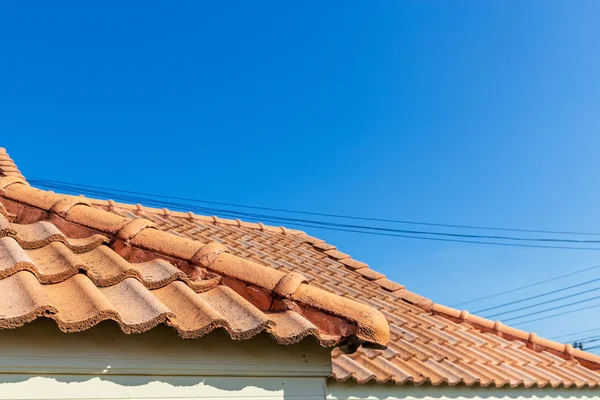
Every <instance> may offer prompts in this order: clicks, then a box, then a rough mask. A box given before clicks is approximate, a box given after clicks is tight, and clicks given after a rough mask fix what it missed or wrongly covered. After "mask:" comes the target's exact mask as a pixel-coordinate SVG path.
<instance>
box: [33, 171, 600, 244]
mask: <svg viewBox="0 0 600 400" xmlns="http://www.w3.org/2000/svg"><path fill="white" fill-rule="evenodd" d="M29 182H31V183H34V184H40V185H44V186H46V187H48V186H57V187H59V186H71V187H73V188H84V187H85V188H89V189H97V190H102V191H111V192H121V193H128V194H134V195H140V196H146V197H156V198H163V199H171V200H181V201H189V202H194V203H204V204H214V205H221V206H228V207H236V208H238V207H239V208H249V209H255V210H263V211H276V212H281V213H291V214H304V215H314V216H320V217H330V218H344V219H354V220H362V221H374V222H388V223H395V224H406V225H423V226H437V227H445V228H461V229H478V230H488V231H505V232H528V233H547V234H554V235H582V236H600V232H573V231H553V230H538V229H519V228H498V227H485V226H475V225H458V224H440V223H432V222H418V221H407V220H395V219H386V218H371V217H360V216H352V215H342V214H329V213H319V212H311V211H299V210H288V209H283V208H273V207H260V206H251V205H245V204H234V203H225V202H217V201H208V200H200V199H193V198H189V197H178V196H167V195H158V194H152V193H144V192H137V191H131V190H123V189H109V188H104V187H100V186H93V185H85V184H74V183H68V182H61V181H54V180H45V179H30V180H29Z"/></svg>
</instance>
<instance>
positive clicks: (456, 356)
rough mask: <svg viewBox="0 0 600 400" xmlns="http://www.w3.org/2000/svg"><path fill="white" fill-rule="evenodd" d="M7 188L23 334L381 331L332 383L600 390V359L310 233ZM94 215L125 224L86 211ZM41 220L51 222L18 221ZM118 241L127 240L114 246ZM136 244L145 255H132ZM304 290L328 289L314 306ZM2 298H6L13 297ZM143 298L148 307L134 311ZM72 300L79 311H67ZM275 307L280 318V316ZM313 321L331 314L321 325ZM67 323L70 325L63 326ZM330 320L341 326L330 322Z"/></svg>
mask: <svg viewBox="0 0 600 400" xmlns="http://www.w3.org/2000/svg"><path fill="white" fill-rule="evenodd" d="M0 168H1V167H0ZM15 168H16V167H15ZM0 172H1V169H0ZM0 175H1V174H0ZM6 177H7V178H5V179H2V178H0V187H1V188H3V189H2V192H0V201H2V202H3V203H4V204H5V205H6V207H7V209H8V211H10V212H12V213H14V214H16V216H15V219H16V221H15V222H9V221H5V220H2V219H0V232H2V236H3V237H2V239H0V286H1V285H7V287H9V288H10V290H12V292H11V293H12V294H11V297H10V299H11V300H10V303H7V305H8V307H9V308H10V310H12V311H11V313H12V314H10V313H8V314H5V313H6V311H3V310H2V309H0V314H5V315H11V316H12V315H14V314H15V313H17V314H19V315H15V316H14V317H13V320H14V321H16V323H17V324H18V323H20V322H23V318H24V317H23V315H26V316H28V317H25V318H31V315H36V314H35V313H38V314H39V315H49V316H50V317H53V318H55V319H57V322H58V323H59V326H60V327H61V329H63V330H67V331H68V330H69V329H70V327H75V329H78V328H77V327H78V326H81V325H77V324H82V323H86V324H90V323H91V322H90V321H92V322H93V321H96V320H97V319H99V318H105V317H106V318H111V319H114V320H116V321H117V322H118V323H119V324H120V325H121V326H122V327H123V329H124V330H125V331H128V330H135V329H138V327H142V328H143V329H146V328H148V327H150V326H151V325H152V324H156V323H160V322H165V321H167V322H165V323H168V324H171V325H173V326H174V327H175V329H177V331H178V332H179V333H180V334H181V335H182V336H184V337H195V336H198V335H199V334H203V333H205V330H208V329H212V328H206V327H207V326H209V327H210V326H211V325H210V324H211V323H216V324H224V323H226V322H227V321H229V323H231V324H233V323H235V324H239V325H236V327H235V328H232V327H229V328H227V329H228V331H229V332H230V333H232V332H233V334H237V333H240V334H242V335H243V332H251V333H254V332H256V331H260V330H263V329H266V330H271V331H272V332H273V334H274V335H275V336H276V338H278V340H279V341H280V342H284V343H290V342H293V341H294V340H297V338H299V337H301V336H303V335H306V334H313V335H316V336H317V337H320V338H321V339H322V340H324V341H325V342H326V341H327V340H331V341H337V342H339V341H340V340H341V339H340V338H342V337H343V336H344V334H346V335H348V333H349V332H350V331H352V330H357V331H359V330H361V328H365V329H363V331H364V330H368V329H366V328H368V327H376V328H377V329H380V330H381V331H380V332H379V333H378V334H375V335H374V336H372V337H371V340H372V343H370V344H371V346H370V347H372V348H368V347H369V346H362V347H360V348H359V349H358V351H356V352H354V353H351V354H345V353H344V352H342V351H341V350H339V349H334V350H333V352H332V363H333V375H332V379H337V380H340V381H344V380H348V379H352V380H354V381H356V382H359V383H366V382H370V381H376V382H378V383H386V382H390V383H395V384H432V385H442V384H448V385H457V384H465V385H469V386H471V385H482V386H498V387H500V386H511V387H517V386H521V387H531V386H539V387H545V386H550V387H557V386H565V387H578V388H580V387H598V386H599V385H600V357H598V356H596V355H593V354H590V353H586V352H583V351H580V350H576V349H573V348H572V347H571V346H570V345H565V344H562V343H557V342H553V341H549V340H545V339H542V338H539V337H538V336H537V335H535V334H534V333H529V332H524V331H521V330H518V329H514V328H510V327H507V326H504V325H503V324H501V323H499V322H495V321H490V320H486V319H484V318H480V317H477V316H473V315H470V314H469V313H468V312H466V311H460V310H455V309H452V308H449V307H446V306H443V305H439V304H434V303H433V302H432V301H431V300H429V299H427V298H424V297H422V296H419V295H417V294H415V293H412V292H410V291H408V290H406V289H405V288H404V287H403V286H402V285H400V284H398V283H395V282H392V281H390V280H388V279H386V278H385V276H384V275H383V274H380V273H377V272H375V271H373V270H372V269H370V268H369V267H368V265H367V264H365V263H362V262H359V261H356V260H353V259H352V258H350V256H348V255H347V254H344V253H342V252H340V251H338V250H337V249H336V248H335V247H334V246H331V245H329V244H327V243H325V242H323V241H322V240H319V239H316V238H313V237H310V236H307V235H306V234H304V233H303V232H300V231H296V230H291V229H285V228H280V227H270V226H265V225H263V224H256V223H247V222H241V221H231V220H223V219H219V218H217V217H206V216H199V215H194V214H192V213H181V212H174V211H168V210H158V209H151V208H144V207H143V206H141V205H128V204H118V203H115V202H113V201H110V200H107V201H105V200H90V199H83V198H75V197H71V196H69V197H64V196H63V197H57V196H58V195H54V194H51V193H48V192H43V191H39V190H37V189H32V188H28V187H27V186H25V185H23V184H20V183H19V182H20V180H21V178H20V177H16V178H15V177H14V176H13V177H11V176H9V175H6ZM15 182H16V183H15ZM61 199H63V200H64V201H62V203H61V204H58V201H59V200H61ZM65 199H68V200H65ZM79 203H85V204H87V205H85V206H84V205H81V204H80V205H76V204H79ZM90 205H91V206H92V207H93V208H94V209H96V210H97V211H98V213H101V212H106V211H107V212H108V213H110V215H112V216H114V218H112V217H111V218H107V217H106V215H104V214H94V213H92V212H89V210H87V211H86V209H89V208H91V207H90ZM33 210H38V214H39V216H37V215H38V214H36V212H35V211H33ZM108 213H106V214H108ZM40 216H41V217H40ZM140 218H143V220H142V221H140V220H139V219H140ZM5 219H6V218H5ZM33 220H37V221H40V222H35V223H34V224H32V225H22V224H21V225H20V224H19V223H18V222H19V221H21V222H33ZM63 220H66V221H68V222H69V223H64V221H63ZM60 221H63V222H60ZM131 221H134V222H131ZM71 224H74V225H76V226H77V227H78V228H77V229H75V228H74V227H73V226H72V225H71ZM82 226H83V227H86V229H87V231H86V230H84V231H85V232H86V234H85V235H83V234H82V230H81V229H79V228H81V227H82ZM150 227H152V228H150ZM59 228H60V229H59ZM144 229H145V230H144ZM150 229H153V230H154V231H160V232H166V233H168V234H169V237H170V240H172V241H173V242H174V243H176V244H177V246H173V247H164V246H163V245H162V242H161V239H164V237H162V236H161V237H153V235H156V233H155V232H154V231H150ZM62 232H65V234H62ZM107 232H108V233H107ZM110 232H112V235H111V234H110ZM119 232H120V233H119ZM140 232H142V233H140ZM67 233H68V234H67ZM115 237H117V238H120V239H118V240H116V241H115ZM174 238H176V239H174ZM120 240H122V243H120ZM136 240H138V242H139V243H138V244H137V245H135V244H134V245H133V246H132V245H131V243H133V242H136ZM107 241H108V242H109V243H112V244H111V247H108V246H107V245H106V242H107ZM191 243H192V244H193V243H197V244H200V245H208V244H211V243H219V244H221V245H222V246H221V247H219V246H217V247H210V248H209V249H208V250H207V251H206V254H204V253H203V252H202V251H201V249H200V250H198V248H197V247H193V245H192V244H191ZM144 246H146V247H145V248H144ZM190 246H191V247H190ZM104 247H105V248H106V249H102V248H104ZM200 248H202V246H200ZM110 249H114V251H113V252H111V250H110ZM205 249H206V247H205ZM220 252H223V253H220ZM115 253H118V254H115ZM217 253H218V254H217ZM3 254H4V255H3ZM117 256H118V257H121V256H123V257H122V258H118V257H117ZM194 257H196V258H194ZM219 257H221V258H219ZM222 257H237V260H243V261H244V262H246V261H247V262H250V263H252V265H253V266H254V265H259V266H263V267H264V268H266V269H265V270H259V269H256V271H257V272H256V274H255V273H254V272H248V270H246V269H244V268H237V267H236V266H235V262H233V261H232V262H231V263H228V262H225V264H228V266H223V265H222V264H223V260H226V261H227V260H229V259H227V258H222ZM51 260H52V262H50V261H51ZM100 260H101V261H100ZM117 260H119V261H117ZM180 260H188V261H189V260H197V261H198V262H200V260H201V261H202V262H201V264H199V265H201V266H204V267H208V268H206V269H205V270H203V271H204V272H202V273H200V275H201V276H202V278H201V279H198V278H197V277H196V276H195V275H194V271H196V270H194V269H193V268H192V267H191V266H190V264H189V263H185V262H180ZM96 261H99V262H96ZM240 262H241V261H240ZM217 264H218V265H217ZM244 265H245V264H244ZM82 268H83V269H82ZM215 270H217V271H220V272H221V273H222V272H223V271H227V274H225V275H226V276H225V277H224V278H223V279H222V280H220V281H219V282H218V284H216V285H214V286H211V285H208V286H207V285H204V283H206V282H210V281H211V279H213V280H214V279H215V276H220V275H218V274H216V275H214V271H215ZM267 270H268V271H272V272H268V271H267ZM82 271H85V274H84V273H81V272H82ZM211 271H212V272H211ZM253 271H254V270H253ZM196 272H197V271H196ZM275 272H277V273H275ZM292 272H296V273H299V274H298V275H297V276H295V275H290V273H292ZM211 273H213V275H211ZM265 274H266V275H265ZM300 274H301V275H300ZM196 275H197V274H196ZM265 276H267V278H265ZM283 277H285V279H283ZM217 279H218V278H217ZM9 280H10V281H9ZM242 281H243V282H242ZM194 282H196V283H197V284H200V286H201V287H202V288H201V289H197V290H196V291H194V290H193V288H191V286H190V285H193V284H194ZM252 282H253V286H251V285H249V283H252ZM60 285H62V287H60V288H59V286H60ZM106 285H108V286H106ZM63 287H64V289H63ZM248 288H253V290H254V292H253V291H250V293H249V291H248ZM256 288H258V289H256ZM300 288H303V289H302V290H300ZM304 288H311V289H310V290H313V288H318V289H321V290H322V291H320V292H318V295H315V294H314V293H312V292H310V290H308V291H307V292H306V293H305V294H303V293H301V292H302V291H303V290H304ZM259 289H260V290H259ZM261 290H262V291H261ZM315 290H316V289H315ZM274 291H276V292H277V293H280V294H283V295H285V294H289V293H293V294H292V295H291V296H289V297H288V298H287V300H286V302H287V303H286V304H279V303H277V299H275V300H274V299H272V298H270V297H269V298H268V299H265V298H264V295H265V293H266V294H267V295H272V294H273V293H274ZM0 293H4V291H3V290H2V288H0ZM57 293H61V295H60V296H58V295H57ZM62 293H64V296H63V295H62ZM239 293H241V295H240V294H239ZM269 293H270V294H269ZM324 293H326V295H325V294H324ZM332 294H335V295H336V296H333V295H332ZM190 296H191V298H193V299H194V301H192V302H191V303H193V307H190ZM329 296H331V297H329ZM82 298H84V299H86V300H85V301H83V300H81V299H82ZM337 298H340V299H341V298H345V299H349V300H353V301H355V302H356V301H358V302H361V303H363V304H364V305H365V306H366V307H367V308H364V309H361V308H360V307H355V306H353V308H352V312H351V313H349V314H343V313H342V312H341V311H340V308H344V306H345V304H343V303H341V302H339V300H337ZM19 299H23V300H19ZM132 299H135V300H136V301H139V302H141V303H143V304H144V307H143V308H141V309H126V307H123V305H124V304H127V303H128V302H131V300H132ZM248 299H250V300H248ZM80 300H81V301H80ZM265 300H266V301H267V303H268V302H270V304H271V306H270V309H269V310H268V311H267V310H264V307H263V306H261V304H264V301H265ZM290 300H291V301H290ZM72 302H77V303H78V304H77V306H73V307H72V308H71V309H69V304H71V303H72ZM250 304H251V305H250ZM275 304H279V306H280V307H281V308H280V309H281V311H274V310H276V309H277V307H275V306H274V305H275ZM348 304H355V303H354V302H353V303H348ZM308 306H310V307H312V308H310V309H309V308H306V307H308ZM303 307H304V308H303ZM261 308H263V310H261ZM15 310H18V312H17V311H15ZM315 310H316V312H322V311H323V310H329V311H328V313H326V314H320V315H316V316H315V315H314V314H315ZM368 310H373V311H375V310H377V313H378V314H379V315H381V316H383V317H384V318H385V319H386V320H387V323H388V324H389V345H388V347H387V348H386V349H377V347H379V346H378V343H379V344H381V342H383V341H384V340H385V338H383V336H385V332H384V329H382V328H381V327H382V324H381V322H380V321H378V320H377V317H375V319H374V320H369V318H367V319H361V318H360V317H356V315H352V313H355V314H357V315H358V314H361V313H363V312H368ZM61 311H64V314H62V315H63V316H62V317H60V318H57V316H58V315H61ZM238 312H239V313H241V314H239V315H238V314H237V313H238ZM31 313H33V314H31ZM331 315H334V316H335V318H337V319H327V318H324V316H325V317H327V316H331ZM361 315H363V317H364V316H365V315H364V314H361ZM86 318H87V319H88V320H86ZM90 318H91V319H90ZM82 321H84V322H82ZM215 321H216V322H215ZM14 323H15V322H13V324H14ZM327 332H328V334H330V333H331V332H335V334H334V335H330V336H328V334H326V333H327ZM378 335H379V337H380V339H379V340H378V339H376V337H377V336H378ZM382 335H383V336H382ZM282 338H283V339H282ZM286 338H293V340H290V339H286ZM363 338H364V336H363ZM344 349H345V350H348V349H347V348H344ZM350 350H352V349H350Z"/></svg>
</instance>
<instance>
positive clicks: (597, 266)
mask: <svg viewBox="0 0 600 400" xmlns="http://www.w3.org/2000/svg"><path fill="white" fill-rule="evenodd" d="M598 268H600V264H598V265H593V266H591V267H587V268H583V269H578V270H576V271H573V272H569V273H568V274H564V275H559V276H555V277H553V278H548V279H544V280H541V281H538V282H534V283H530V284H527V285H523V286H519V287H516V288H514V289H508V290H504V291H502V292H496V293H494V294H489V295H486V296H482V297H478V298H476V299H472V300H468V301H463V302H461V303H456V304H453V305H452V307H459V306H464V305H466V304H471V303H475V302H479V301H483V300H488V299H492V298H495V297H499V296H503V295H505V294H509V293H514V292H518V291H521V290H524V289H529V288H532V287H534V286H540V285H543V284H546V283H550V282H554V281H557V280H559V279H564V278H568V277H570V276H573V275H577V274H581V273H584V272H588V271H591V270H594V269H598Z"/></svg>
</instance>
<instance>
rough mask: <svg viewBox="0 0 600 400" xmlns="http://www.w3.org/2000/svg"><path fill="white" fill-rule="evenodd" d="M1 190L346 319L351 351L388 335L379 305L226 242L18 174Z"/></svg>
mask: <svg viewBox="0 0 600 400" xmlns="http://www.w3.org/2000/svg"><path fill="white" fill-rule="evenodd" d="M0 195H2V196H3V197H5V198H7V199H10V200H13V201H16V202H18V203H21V204H25V205H28V206H31V207H35V208H38V209H41V210H43V211H46V212H49V213H54V214H56V215H58V216H59V217H61V218H63V219H65V220H66V221H68V222H71V223H74V224H77V225H81V226H84V227H87V228H89V229H92V230H95V231H99V232H103V233H105V234H109V235H111V236H112V237H113V239H118V240H121V241H123V242H125V243H127V244H129V245H132V246H134V247H138V248H141V249H144V250H148V251H151V252H154V253H156V254H160V255H162V256H166V257H172V258H176V259H180V260H183V261H185V262H188V263H190V264H192V265H197V266H203V267H206V268H209V269H213V270H214V271H215V272H217V273H220V274H223V275H224V276H226V277H230V278H234V279H237V280H240V281H243V282H247V283H248V284H252V285H255V286H257V287H259V288H261V289H264V290H265V291H267V292H268V293H271V294H273V295H274V296H273V299H277V300H280V301H281V302H280V303H278V304H277V306H278V307H282V303H283V306H285V307H287V308H288V309H294V310H296V311H299V312H301V313H308V314H310V313H311V312H312V311H311V310H314V309H316V310H318V311H321V312H323V313H325V314H329V315H332V316H334V317H338V318H342V319H344V320H347V321H348V322H350V323H351V324H353V325H354V326H355V328H353V329H342V334H341V335H340V336H341V337H343V338H344V339H345V345H346V350H348V351H350V352H352V351H355V350H356V348H358V346H359V345H360V344H365V345H366V346H367V347H374V348H385V347H386V346H387V343H388V341H389V325H388V322H387V320H386V318H385V317H384V316H383V314H382V313H381V312H380V311H379V310H376V309H375V308H372V307H369V306H366V305H364V304H362V303H359V302H357V301H354V300H350V299H347V298H344V297H341V296H338V295H335V294H333V293H329V292H326V291H324V290H321V289H319V288H316V287H313V286H310V285H308V284H306V283H304V280H303V279H301V278H300V279H298V278H296V277H289V276H288V275H289V274H288V275H286V274H284V273H282V272H280V271H278V270H275V269H273V268H269V267H265V266H262V265H260V264H257V263H254V262H252V261H249V260H246V259H244V258H242V257H238V256H234V255H232V254H229V253H228V251H227V248H226V247H225V246H222V245H219V244H216V243H213V244H209V245H206V244H204V243H201V242H198V241H196V240H192V239H188V238H183V237H180V236H176V235H173V234H172V233H168V232H165V231H161V230H158V229H156V227H155V226H154V223H153V222H151V221H148V220H146V219H143V218H134V219H131V218H126V217H122V216H119V215H116V214H114V213H111V212H109V211H105V210H103V209H98V208H95V207H93V206H92V204H91V203H90V202H89V201H88V200H87V199H86V198H85V197H83V196H69V195H62V194H56V193H53V192H48V191H44V190H41V189H37V188H34V187H31V186H30V185H29V183H27V182H26V181H25V180H24V179H22V178H21V177H19V176H5V177H0ZM219 246H220V247H219ZM294 286H295V287H294ZM292 289H293V290H292ZM278 290H281V292H278ZM274 303H275V301H272V304H274ZM290 303H293V304H290ZM296 303H297V304H296ZM298 306H299V307H298ZM269 307H270V306H269ZM317 319H318V318H317ZM317 325H318V321H317Z"/></svg>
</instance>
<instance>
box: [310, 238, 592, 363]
mask: <svg viewBox="0 0 600 400" xmlns="http://www.w3.org/2000/svg"><path fill="white" fill-rule="evenodd" d="M305 239H306V242H307V243H310V244H311V245H312V246H314V247H315V248H317V249H319V250H321V251H322V252H323V253H324V254H326V255H327V256H329V257H330V258H331V259H333V260H335V261H338V262H339V263H341V264H343V265H344V266H345V267H346V268H348V269H350V270H353V271H354V272H358V273H359V274H360V275H361V276H362V277H363V278H364V279H367V280H369V281H370V282H373V283H376V284H378V285H379V286H380V287H381V288H383V289H384V290H385V291H387V292H390V293H393V294H395V295H396V296H398V297H400V298H401V299H402V300H404V301H406V302H408V303H410V304H412V305H415V306H417V307H419V308H421V309H422V310H423V311H425V312H428V313H432V314H437V315H440V316H442V317H445V318H447V319H450V320H453V321H455V322H456V321H458V322H465V323H468V324H469V325H471V326H473V327H475V328H476V329H479V330H480V331H482V332H490V333H494V334H496V335H497V336H500V337H502V338H504V339H507V340H519V341H521V342H524V343H525V344H526V345H527V346H528V348H530V349H533V350H534V351H536V352H541V351H544V350H550V351H551V352H552V353H553V354H557V355H559V356H561V357H562V358H564V359H567V360H570V359H576V360H578V361H583V362H584V363H586V364H588V366H589V367H591V369H600V356H598V355H595V354H592V353H589V352H586V351H583V350H579V349H575V348H573V346H572V345H570V344H568V343H561V342H557V341H554V340H550V339H545V338H542V337H540V336H538V335H537V334H536V333H535V332H526V331H523V330H521V329H517V328H512V327H510V326H506V325H504V324H503V323H502V322H501V321H492V320H490V319H487V318H483V317H479V316H477V315H473V314H470V313H469V312H468V311H467V310H458V309H455V308H452V307H448V306H444V305H442V304H438V303H435V302H433V300H431V299H428V298H427V297H424V296H421V295H419V294H416V293H414V292H411V291H409V290H407V289H406V288H405V287H404V286H403V285H401V284H399V283H397V282H394V281H391V280H389V279H387V278H386V276H385V275H384V274H382V273H379V272H377V271H374V270H372V269H371V268H369V265H368V264H366V263H364V262H361V261H357V260H354V259H352V257H351V256H350V255H348V254H345V253H342V252H341V251H338V250H337V248H336V247H335V246H332V245H329V244H327V243H326V242H325V241H324V240H322V239H318V238H315V237H312V236H309V235H306V238H305ZM590 364H591V365H590Z"/></svg>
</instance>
